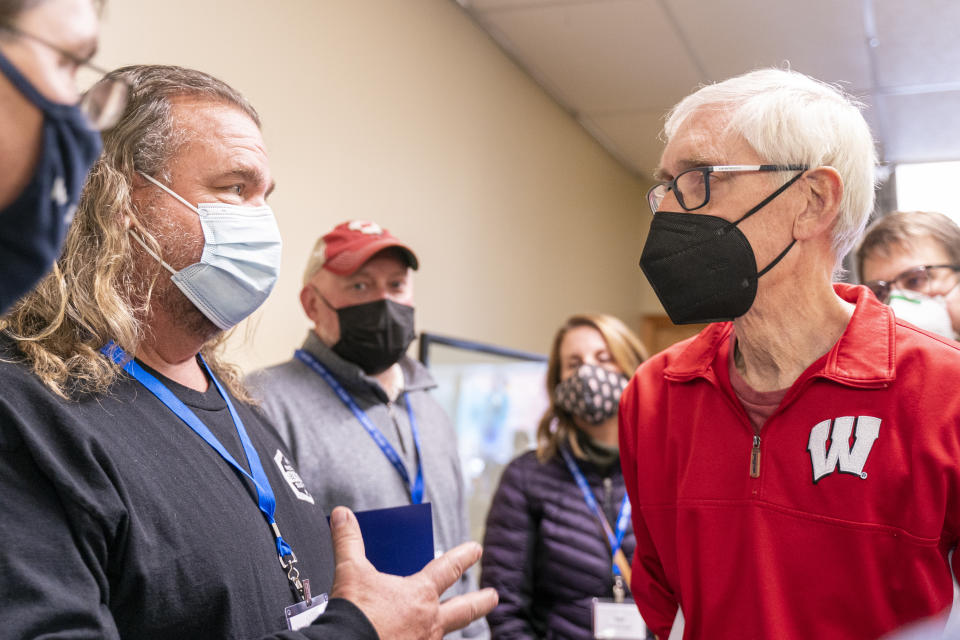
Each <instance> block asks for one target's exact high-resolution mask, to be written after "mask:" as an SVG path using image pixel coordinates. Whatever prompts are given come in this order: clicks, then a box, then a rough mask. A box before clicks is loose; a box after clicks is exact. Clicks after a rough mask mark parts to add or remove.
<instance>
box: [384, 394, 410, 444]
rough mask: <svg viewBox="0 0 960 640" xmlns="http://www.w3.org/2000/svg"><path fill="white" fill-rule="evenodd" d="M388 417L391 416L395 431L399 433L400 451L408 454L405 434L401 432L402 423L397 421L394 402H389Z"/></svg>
mask: <svg viewBox="0 0 960 640" xmlns="http://www.w3.org/2000/svg"><path fill="white" fill-rule="evenodd" d="M387 415H389V416H390V420H392V421H393V430H394V431H396V433H397V440H399V441H400V450H401V451H402V452H403V453H404V454H406V453H407V443H406V442H405V441H404V439H403V432H402V431H401V430H400V422H399V421H398V420H397V414H396V413H394V409H393V402H392V401H387Z"/></svg>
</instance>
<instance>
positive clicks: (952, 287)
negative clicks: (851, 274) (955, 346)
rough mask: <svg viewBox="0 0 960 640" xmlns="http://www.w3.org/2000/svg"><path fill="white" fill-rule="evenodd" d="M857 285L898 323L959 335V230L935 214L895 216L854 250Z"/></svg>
mask: <svg viewBox="0 0 960 640" xmlns="http://www.w3.org/2000/svg"><path fill="white" fill-rule="evenodd" d="M856 257H857V273H858V274H859V276H860V281H861V282H862V283H863V284H865V285H866V286H867V288H868V289H870V290H871V291H873V292H874V294H876V296H877V298H879V299H880V302H884V303H886V304H888V305H890V307H891V308H892V309H893V311H894V313H895V314H896V315H897V317H898V318H900V319H901V320H906V321H907V322H910V323H912V324H915V325H916V326H918V327H920V328H921V329H926V330H927V331H931V332H933V333H936V334H939V335H941V336H943V337H945V338H949V339H951V340H956V339H957V337H958V335H960V287H958V286H957V285H960V227H958V226H957V224H956V223H955V222H954V221H953V220H951V219H950V218H949V217H947V216H946V215H944V214H942V213H937V212H935V211H894V212H892V213H890V214H887V215H885V216H883V217H882V218H880V219H879V220H877V221H876V222H874V223H873V224H872V225H870V227H869V228H868V229H867V232H866V234H865V235H864V237H863V240H862V241H861V242H860V246H859V247H858V248H857V254H856Z"/></svg>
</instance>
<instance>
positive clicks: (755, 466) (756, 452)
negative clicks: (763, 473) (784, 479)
mask: <svg viewBox="0 0 960 640" xmlns="http://www.w3.org/2000/svg"><path fill="white" fill-rule="evenodd" d="M750 477H751V478H759V477H760V434H759V433H755V434H753V449H752V450H751V451H750Z"/></svg>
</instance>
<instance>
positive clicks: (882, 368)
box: [664, 283, 896, 387]
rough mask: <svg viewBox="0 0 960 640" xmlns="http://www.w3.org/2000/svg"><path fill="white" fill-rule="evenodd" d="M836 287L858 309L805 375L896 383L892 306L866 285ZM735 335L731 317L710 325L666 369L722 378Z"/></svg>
mask: <svg viewBox="0 0 960 640" xmlns="http://www.w3.org/2000/svg"><path fill="white" fill-rule="evenodd" d="M833 289H834V291H835V292H836V293H837V295H838V296H840V297H841V298H842V299H843V300H845V301H847V302H852V303H854V304H855V305H856V308H855V309H854V311H853V316H852V317H851V318H850V322H849V324H847V328H846V330H844V332H843V335H841V336H840V339H839V340H838V341H837V342H836V344H834V345H833V348H831V349H830V351H829V352H827V353H826V354H825V355H824V356H822V357H821V358H819V359H818V360H816V361H815V362H814V363H813V364H811V365H810V367H808V368H807V370H806V371H805V372H804V373H803V375H801V376H800V377H801V378H808V377H811V376H814V375H817V376H821V377H825V378H828V379H830V380H834V381H836V382H839V383H841V384H846V385H848V386H852V387H876V386H880V385H884V384H888V383H890V382H892V381H893V380H894V379H895V377H896V367H895V357H896V348H895V343H894V339H895V330H894V327H895V318H894V315H893V312H892V311H891V310H890V307H888V306H887V305H885V304H883V303H882V302H880V301H879V300H877V299H876V297H875V296H874V295H873V294H871V293H870V290H869V289H867V288H866V287H863V286H855V285H848V284H842V283H834V285H833ZM732 334H733V323H731V322H718V323H715V324H711V325H710V326H708V327H707V328H706V329H704V330H703V331H701V332H700V333H699V334H698V335H697V336H695V337H694V338H692V339H691V340H690V341H689V342H687V344H686V346H685V347H684V348H683V349H682V350H681V352H680V353H679V354H678V356H677V357H676V359H675V360H674V361H673V362H671V363H670V364H669V365H667V367H666V368H665V369H664V375H665V376H666V377H667V378H668V379H670V380H675V381H678V382H680V381H686V380H691V379H693V378H696V377H706V378H713V379H717V378H718V376H719V372H720V371H725V370H726V367H727V357H728V356H729V351H730V346H731V345H730V343H731V341H730V340H729V338H730V336H731V335H732Z"/></svg>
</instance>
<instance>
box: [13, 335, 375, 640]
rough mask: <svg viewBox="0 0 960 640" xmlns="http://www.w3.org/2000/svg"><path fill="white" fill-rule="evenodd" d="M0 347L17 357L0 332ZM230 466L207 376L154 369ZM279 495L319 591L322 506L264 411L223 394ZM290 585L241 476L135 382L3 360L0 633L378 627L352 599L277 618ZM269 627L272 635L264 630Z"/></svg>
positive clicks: (113, 634) (225, 418) (354, 633)
mask: <svg viewBox="0 0 960 640" xmlns="http://www.w3.org/2000/svg"><path fill="white" fill-rule="evenodd" d="M0 357H2V358H3V359H4V360H10V359H11V358H12V357H13V358H16V357H18V356H17V354H16V351H14V350H13V349H12V348H10V347H9V343H7V342H3V343H0ZM157 377H158V378H159V379H160V380H161V382H163V383H165V384H166V385H167V387H168V388H169V389H170V390H171V391H172V392H173V393H174V394H175V395H176V396H177V397H178V398H180V400H181V401H183V402H184V404H186V405H187V406H188V407H190V408H191V409H192V410H193V411H194V413H195V414H196V415H197V416H198V417H199V418H200V419H201V420H202V421H203V422H204V423H205V424H206V425H207V426H208V428H209V429H210V430H211V431H212V432H213V433H214V434H215V435H216V436H217V438H218V439H219V440H220V441H221V443H222V444H223V445H224V447H225V448H226V449H227V450H228V451H229V452H230V453H231V455H233V457H234V459H235V460H236V461H237V462H238V463H239V464H241V465H242V466H244V467H246V468H248V469H249V467H248V466H247V465H246V458H245V456H244V454H243V450H242V447H241V444H240V440H239V438H238V436H237V433H236V429H235V427H234V424H233V420H232V419H231V417H230V414H229V412H228V410H227V407H226V403H225V402H224V400H223V398H221V397H220V394H219V393H218V391H217V389H216V387H215V385H213V384H210V386H209V389H208V390H207V391H206V392H205V393H200V392H197V391H194V390H192V389H189V388H187V387H183V386H181V385H179V384H177V383H175V382H173V381H171V380H168V379H165V378H163V377H162V376H159V375H157ZM231 400H232V402H233V404H234V407H235V408H236V409H237V412H238V414H239V416H240V418H241V420H242V421H243V423H244V426H245V427H246V430H247V433H248V434H249V436H250V439H251V441H252V443H253V445H254V447H255V448H256V450H257V451H258V452H259V456H260V459H261V463H262V465H263V468H264V470H265V471H266V474H267V477H268V478H269V480H270V484H271V486H272V488H273V491H274V494H275V496H276V503H277V506H276V514H275V518H276V522H277V525H278V526H279V528H280V531H281V533H282V535H283V537H284V539H285V540H286V541H287V542H288V543H289V544H290V546H291V547H292V548H293V551H294V553H295V554H296V556H297V559H298V567H299V570H300V574H301V577H303V578H309V579H310V582H311V588H312V592H313V593H314V594H320V593H324V592H328V591H329V590H330V587H331V584H332V577H333V551H332V547H331V541H330V531H329V527H328V525H327V522H326V517H325V514H323V513H322V511H321V510H320V509H319V508H317V506H316V505H314V504H313V503H312V496H310V494H309V491H308V489H307V488H305V487H303V486H302V484H301V483H299V478H298V477H297V475H296V472H295V469H294V468H293V465H292V461H291V456H290V454H289V453H288V452H287V450H286V448H285V447H284V445H283V444H282V443H281V441H280V439H279V437H278V436H277V435H276V433H275V432H274V430H273V429H272V428H271V427H270V426H269V425H268V424H267V423H266V420H265V418H263V417H262V416H261V414H260V413H259V411H257V410H255V409H254V408H252V407H250V406H248V405H245V404H243V403H241V402H238V401H237V400H235V399H231ZM296 601H297V598H296V596H295V594H294V591H293V590H292V588H291V586H290V583H289V581H288V579H287V576H286V572H285V571H284V570H283V569H282V568H281V567H280V563H279V561H278V558H277V551H276V545H275V541H274V538H273V535H272V533H271V531H270V528H269V526H268V524H267V522H266V520H265V519H264V517H263V515H262V514H261V512H260V510H259V509H258V507H257V502H256V493H255V490H254V488H253V484H252V483H251V482H250V481H249V480H247V479H245V478H243V477H242V476H241V475H240V474H239V473H238V472H237V471H235V470H234V469H233V468H232V467H231V466H230V465H229V464H228V463H227V462H226V461H224V460H223V459H222V458H221V457H220V455H219V454H218V453H217V452H216V451H215V450H214V449H213V448H212V447H211V446H209V445H208V444H207V443H205V442H204V441H203V440H202V439H201V438H200V437H199V436H198V435H196V434H195V433H194V432H193V431H192V430H191V429H190V428H189V427H188V426H187V425H186V424H185V423H184V422H182V421H181V420H180V419H179V418H178V417H177V416H176V415H175V414H174V413H173V412H172V411H171V410H170V409H168V408H167V407H166V406H165V405H164V404H163V403H161V402H160V401H159V400H158V399H157V398H156V397H155V396H154V395H153V394H152V393H150V392H149V391H148V390H147V389H146V388H145V387H143V386H142V385H141V384H140V383H139V382H137V381H136V380H134V379H133V378H131V377H128V376H126V375H125V374H124V375H123V376H122V377H121V378H120V379H119V380H118V381H117V382H116V383H115V384H114V385H113V387H112V388H111V391H110V392H109V393H108V394H103V395H97V396H86V397H83V398H81V399H79V400H70V401H67V400H63V399H61V398H59V397H57V396H56V395H55V394H53V393H52V392H51V391H50V390H49V389H48V388H46V387H45V386H44V385H43V384H42V383H41V382H40V380H39V379H38V378H36V377H35V376H34V375H33V374H32V373H31V372H30V371H29V370H28V369H27V368H25V367H24V366H22V365H20V364H15V363H11V362H2V363H0V620H2V621H3V622H2V625H3V629H2V631H0V635H2V636H3V637H16V638H28V637H35V636H39V635H43V636H44V637H47V638H138V639H139V638H157V639H161V638H162V639H169V638H177V639H178V640H186V639H189V638H198V639H199V638H203V639H204V640H207V639H210V638H259V637H264V636H269V637H274V638H291V639H292V638H318V639H319V638H338V639H343V640H346V639H353V638H356V639H361V638H364V639H366V638H376V637H377V636H376V633H375V631H374V630H373V628H372V626H371V625H370V623H369V621H368V620H367V619H366V617H365V616H364V615H363V614H362V613H361V612H360V610H359V609H357V608H356V607H354V606H353V605H352V604H351V603H349V602H347V601H345V600H334V601H332V602H331V604H330V606H329V608H328V609H327V612H326V613H325V614H324V615H323V616H321V618H320V620H319V621H318V622H319V624H317V625H314V626H312V627H309V628H307V629H304V630H301V631H300V632H299V633H292V632H288V631H284V630H285V629H286V622H285V618H284V607H286V606H288V605H290V604H293V603H294V602H296ZM271 634H272V635H271Z"/></svg>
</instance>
